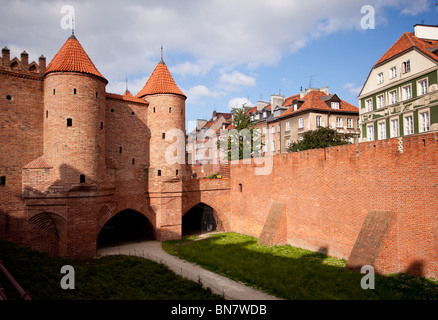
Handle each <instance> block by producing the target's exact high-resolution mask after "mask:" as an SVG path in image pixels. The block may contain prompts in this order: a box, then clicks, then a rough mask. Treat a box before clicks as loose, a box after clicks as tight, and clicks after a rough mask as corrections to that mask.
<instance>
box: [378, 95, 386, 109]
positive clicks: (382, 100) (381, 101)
mask: <svg viewBox="0 0 438 320" xmlns="http://www.w3.org/2000/svg"><path fill="white" fill-rule="evenodd" d="M384 106H385V103H384V99H383V94H382V95H380V96H377V109H380V108H383V107H384Z"/></svg>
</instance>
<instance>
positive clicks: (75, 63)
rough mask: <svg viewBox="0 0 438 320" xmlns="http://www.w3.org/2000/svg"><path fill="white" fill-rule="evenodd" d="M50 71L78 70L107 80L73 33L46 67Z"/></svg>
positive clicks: (47, 72) (47, 71)
mask: <svg viewBox="0 0 438 320" xmlns="http://www.w3.org/2000/svg"><path fill="white" fill-rule="evenodd" d="M51 72H80V73H86V74H92V75H95V76H98V77H100V78H102V79H104V80H105V81H106V82H107V83H108V81H107V80H106V79H105V78H104V77H103V76H102V74H101V73H100V72H99V71H98V70H97V69H96V67H95V66H94V64H93V62H92V61H91V59H90V58H89V57H88V55H87V53H86V52H85V50H84V49H83V48H82V46H81V44H80V43H79V41H78V40H77V39H76V37H75V36H74V35H72V36H70V38H68V39H67V41H66V42H65V43H64V45H63V46H62V48H61V49H60V50H59V51H58V53H57V54H56V55H55V57H54V58H53V59H52V61H51V62H50V63H49V65H48V66H47V68H46V72H45V73H44V74H45V75H47V74H49V73H51Z"/></svg>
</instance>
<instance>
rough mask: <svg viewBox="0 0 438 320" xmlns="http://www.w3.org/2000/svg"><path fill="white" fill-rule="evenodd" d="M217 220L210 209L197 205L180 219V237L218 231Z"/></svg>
mask: <svg viewBox="0 0 438 320" xmlns="http://www.w3.org/2000/svg"><path fill="white" fill-rule="evenodd" d="M218 222H219V221H218V219H217V215H216V214H215V212H214V210H213V208H212V207H210V206H208V205H206V204H204V203H199V204H197V205H196V206H194V207H193V208H191V209H190V210H189V211H187V213H186V214H185V215H184V216H183V218H182V236H183V237H186V236H189V235H195V234H203V233H207V232H212V231H216V230H217V229H218V224H219V223H218Z"/></svg>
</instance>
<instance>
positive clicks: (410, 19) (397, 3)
mask: <svg viewBox="0 0 438 320" xmlns="http://www.w3.org/2000/svg"><path fill="white" fill-rule="evenodd" d="M436 3H437V0H416V1H412V0H350V1H347V0H342V1H341V0H308V1H303V0H269V1H267V0H264V1H262V0H160V1H153V0H131V1H129V0H128V1H112V0H105V1H104V0H93V1H81V0H78V1H69V2H64V1H55V0H53V1H51V0H46V1H44V0H26V1H20V0H0V8H1V10H0V47H1V48H4V47H5V46H7V47H8V48H9V49H10V50H11V58H13V57H15V56H16V57H19V56H20V54H21V52H23V51H26V52H27V53H29V61H38V57H39V56H40V55H44V56H45V57H46V58H47V63H49V62H50V61H51V60H52V58H53V57H54V55H55V54H56V53H57V52H58V50H59V49H60V48H61V47H62V45H63V44H64V42H65V41H66V40H67V38H68V37H69V36H70V35H71V33H72V30H71V29H69V28H68V27H69V22H70V21H71V20H69V18H70V17H71V16H72V15H71V13H72V11H71V9H70V10H67V9H66V7H65V6H66V5H68V6H70V8H73V9H74V29H75V30H74V33H75V36H76V37H77V39H78V40H79V42H80V43H81V45H82V47H83V48H84V49H85V51H86V52H87V54H88V55H89V57H90V58H91V60H92V61H93V63H94V65H95V66H96V68H97V69H98V70H99V71H100V73H101V74H102V75H103V76H104V77H105V78H106V79H107V80H108V81H109V83H108V85H107V92H111V93H117V94H123V93H124V92H125V90H126V81H127V82H128V89H129V91H130V92H131V93H133V94H134V95H136V94H137V93H138V92H139V91H140V90H141V89H142V88H143V86H144V85H145V83H146V81H147V79H148V78H149V76H150V74H151V73H152V71H153V70H154V68H155V66H156V65H157V64H158V62H159V61H160V59H161V46H163V57H164V61H165V63H166V65H167V67H168V68H169V70H170V72H171V74H172V76H173V78H174V80H175V82H176V84H177V85H178V87H179V88H180V89H181V90H182V91H183V92H184V94H185V95H186V96H187V101H186V128H187V130H188V131H190V130H191V129H192V128H193V123H194V121H196V119H210V118H211V116H212V112H213V111H217V112H230V110H231V109H230V108H231V107H241V106H242V105H243V104H245V105H247V106H253V105H255V104H256V103H257V101H259V100H262V101H266V100H270V97H271V95H272V94H282V95H284V96H285V97H288V96H291V95H294V94H297V93H299V92H300V90H301V89H306V88H309V87H314V88H322V87H326V86H328V87H329V90H330V93H336V94H337V95H338V96H339V97H340V98H341V99H343V100H345V101H347V102H349V103H351V104H353V105H356V106H357V105H358V102H357V96H358V94H359V92H360V89H361V87H362V86H363V84H364V82H365V81H366V78H367V76H368V74H369V72H370V70H371V68H372V66H373V65H374V63H375V62H377V60H378V59H379V58H380V57H381V56H382V55H383V54H384V53H385V52H386V51H387V50H388V49H389V48H390V47H391V45H392V44H394V43H395V42H396V41H397V39H398V38H399V37H400V36H401V35H402V34H403V33H404V32H413V28H414V25H415V24H428V25H437V24H438V5H436Z"/></svg>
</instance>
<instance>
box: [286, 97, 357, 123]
mask: <svg viewBox="0 0 438 320" xmlns="http://www.w3.org/2000/svg"><path fill="white" fill-rule="evenodd" d="M326 96H327V95H326V94H325V93H324V92H322V91H317V90H314V91H310V92H309V93H308V94H307V95H305V96H304V97H303V98H302V99H300V100H305V101H304V103H303V104H302V105H301V106H300V107H299V109H298V110H294V108H293V107H290V108H289V109H287V110H286V111H285V112H283V114H282V115H281V116H280V118H283V117H285V116H288V115H290V114H294V113H297V112H302V111H303V110H308V109H319V110H331V111H336V112H339V111H340V112H357V113H359V109H358V108H357V107H355V106H353V105H352V104H350V103H348V102H346V101H344V100H341V104H340V107H339V109H332V108H330V107H329V106H328V105H327V103H325V102H324V101H323V100H322V99H321V98H322V97H326ZM298 97H299V96H298Z"/></svg>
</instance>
